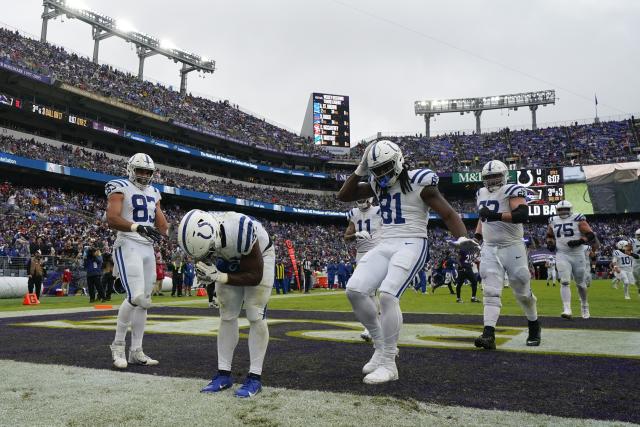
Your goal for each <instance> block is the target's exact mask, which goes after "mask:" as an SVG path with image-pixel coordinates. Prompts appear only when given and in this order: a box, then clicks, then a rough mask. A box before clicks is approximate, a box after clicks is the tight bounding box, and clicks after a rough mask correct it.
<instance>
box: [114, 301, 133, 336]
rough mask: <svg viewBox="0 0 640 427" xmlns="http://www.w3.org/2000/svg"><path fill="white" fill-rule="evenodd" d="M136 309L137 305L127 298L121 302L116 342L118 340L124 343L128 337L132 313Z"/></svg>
mask: <svg viewBox="0 0 640 427" xmlns="http://www.w3.org/2000/svg"><path fill="white" fill-rule="evenodd" d="M134 309H135V307H134V306H132V305H131V304H129V301H127V300H124V302H123V303H122V304H120V308H119V309H118V321H117V323H116V337H115V338H114V340H113V342H114V344H115V343H116V342H118V343H122V342H124V340H125V339H126V338H127V330H128V329H129V324H130V323H131V313H133V310H134Z"/></svg>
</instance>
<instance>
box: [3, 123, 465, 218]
mask: <svg viewBox="0 0 640 427" xmlns="http://www.w3.org/2000/svg"><path fill="white" fill-rule="evenodd" d="M0 151H2V152H6V153H10V154H15V155H17V156H22V157H28V158H32V159H38V160H44V161H47V162H50V163H56V164H60V165H64V166H71V167H77V168H82V169H86V170H90V171H94V172H102V173H106V174H111V175H115V176H122V175H123V173H124V171H125V169H126V159H125V158H121V159H120V160H115V159H113V158H108V157H107V156H105V155H104V154H101V153H99V152H93V151H89V150H85V149H83V148H81V147H78V146H73V145H67V144H63V145H62V148H58V147H55V146H53V145H49V144H45V143H41V142H37V141H35V140H27V139H16V138H13V137H11V136H7V135H0ZM154 182H157V183H160V184H166V185H170V186H173V187H178V188H184V189H189V190H195V191H202V192H206V193H215V194H219V195H225V196H232V197H239V198H243V199H250V200H259V201H263V202H269V203H275V204H280V205H286V206H295V207H300V208H310V209H322V210H330V211H347V210H349V209H351V208H352V207H353V206H354V205H353V204H352V203H343V202H340V201H339V200H337V199H336V197H335V195H334V194H333V193H331V194H327V195H321V194H311V193H299V192H292V191H287V190H286V189H284V188H275V187H272V188H269V189H268V190H265V189H264V188H261V187H252V186H244V185H241V184H236V183H232V182H230V181H225V180H224V179H222V178H219V177H218V179H216V177H214V176H210V177H209V178H204V177H202V176H195V175H186V174H182V173H178V172H171V171H168V170H157V171H156V174H155V175H154ZM450 202H451V204H452V205H453V206H454V208H455V209H456V210H457V211H458V212H469V211H474V210H475V207H474V203H473V201H466V202H463V201H462V200H456V199H453V200H450Z"/></svg>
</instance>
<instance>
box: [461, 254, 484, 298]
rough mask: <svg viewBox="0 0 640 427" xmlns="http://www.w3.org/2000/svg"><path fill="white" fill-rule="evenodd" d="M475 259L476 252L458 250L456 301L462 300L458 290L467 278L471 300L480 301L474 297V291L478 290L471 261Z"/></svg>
mask: <svg viewBox="0 0 640 427" xmlns="http://www.w3.org/2000/svg"><path fill="white" fill-rule="evenodd" d="M475 259H476V254H474V253H471V252H467V251H460V258H459V262H458V280H457V281H456V297H457V299H456V302H459V303H461V302H462V298H461V297H460V291H461V289H462V285H463V284H464V282H465V280H468V281H469V283H471V302H480V300H479V299H478V298H476V293H477V292H478V281H477V280H476V276H477V275H476V273H474V272H473V263H474V262H475Z"/></svg>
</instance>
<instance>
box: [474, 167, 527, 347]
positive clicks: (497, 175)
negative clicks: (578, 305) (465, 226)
mask: <svg viewBox="0 0 640 427" xmlns="http://www.w3.org/2000/svg"><path fill="white" fill-rule="evenodd" d="M508 173H509V171H508V169H507V166H506V165H505V164H504V163H502V162H501V161H498V160H492V161H490V162H488V163H487V164H486V165H484V167H483V168H482V181H483V182H484V187H483V188H481V189H480V190H478V194H477V206H478V209H479V214H480V221H478V225H477V227H476V234H475V236H476V238H477V239H478V240H481V241H483V242H484V243H483V245H482V250H481V251H480V276H481V277H482V283H483V285H484V292H483V293H484V299H483V303H484V331H483V332H482V335H481V336H480V337H478V338H476V340H475V346H476V347H482V348H485V349H488V350H493V349H495V348H496V338H495V327H496V324H497V323H498V317H500V308H501V307H502V302H501V295H502V288H503V285H504V276H505V273H508V274H509V285H510V286H511V288H512V290H513V294H514V296H515V298H516V301H518V304H519V305H520V307H522V309H523V310H524V313H525V315H526V316H527V320H528V321H529V323H528V325H529V336H528V337H527V341H526V343H527V345H528V346H537V345H540V324H539V323H538V311H537V307H536V297H535V296H534V295H533V292H532V291H531V274H530V272H529V262H528V257H527V249H526V247H525V245H524V241H523V240H522V237H523V228H522V223H524V222H526V221H527V218H528V217H529V209H528V208H527V203H526V200H525V197H526V195H527V189H526V188H524V187H522V186H520V185H517V184H507V176H508Z"/></svg>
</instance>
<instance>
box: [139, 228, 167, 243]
mask: <svg viewBox="0 0 640 427" xmlns="http://www.w3.org/2000/svg"><path fill="white" fill-rule="evenodd" d="M136 231H137V232H138V234H139V235H141V236H142V237H146V238H147V239H148V240H151V241H152V242H153V243H160V242H161V241H162V234H160V232H159V231H158V230H156V229H155V228H153V227H151V226H150V225H140V224H138V228H136Z"/></svg>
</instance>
